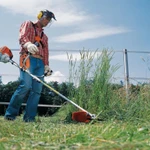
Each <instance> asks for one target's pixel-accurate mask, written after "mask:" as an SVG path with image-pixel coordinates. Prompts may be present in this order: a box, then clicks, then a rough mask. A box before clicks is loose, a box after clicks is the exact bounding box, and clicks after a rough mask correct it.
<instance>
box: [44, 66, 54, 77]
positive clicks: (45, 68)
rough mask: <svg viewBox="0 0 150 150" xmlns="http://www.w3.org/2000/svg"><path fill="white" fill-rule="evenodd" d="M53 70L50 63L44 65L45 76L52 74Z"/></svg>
mask: <svg viewBox="0 0 150 150" xmlns="http://www.w3.org/2000/svg"><path fill="white" fill-rule="evenodd" d="M52 72H53V71H52V70H51V69H50V67H49V66H48V65H45V67H44V75H45V76H50V75H51V74H52Z"/></svg>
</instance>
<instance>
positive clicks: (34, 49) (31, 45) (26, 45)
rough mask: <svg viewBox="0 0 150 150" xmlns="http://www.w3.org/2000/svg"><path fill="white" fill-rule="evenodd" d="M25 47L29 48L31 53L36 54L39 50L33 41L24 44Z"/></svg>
mask: <svg viewBox="0 0 150 150" xmlns="http://www.w3.org/2000/svg"><path fill="white" fill-rule="evenodd" d="M23 47H24V48H27V50H28V52H29V53H31V54H35V53H36V52H38V51H39V50H38V48H37V46H36V45H35V44H33V43H31V42H27V43H25V44H24V45H23Z"/></svg>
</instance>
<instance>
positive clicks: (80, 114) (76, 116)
mask: <svg viewBox="0 0 150 150" xmlns="http://www.w3.org/2000/svg"><path fill="white" fill-rule="evenodd" d="M94 118H95V115H94V114H89V113H87V112H85V111H77V112H73V113H72V120H74V121H77V122H84V123H88V122H90V121H91V120H93V119H94Z"/></svg>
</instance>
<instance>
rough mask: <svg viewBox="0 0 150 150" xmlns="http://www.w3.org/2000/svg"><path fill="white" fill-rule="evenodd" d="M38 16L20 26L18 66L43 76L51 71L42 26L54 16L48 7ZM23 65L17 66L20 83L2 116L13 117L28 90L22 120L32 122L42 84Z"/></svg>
mask: <svg viewBox="0 0 150 150" xmlns="http://www.w3.org/2000/svg"><path fill="white" fill-rule="evenodd" d="M37 18H38V21H37V22H35V23H33V22H31V21H25V22H24V23H23V24H22V25H21V27H20V32H19V43H20V45H21V50H20V66H21V67H22V68H23V69H28V70H29V71H30V73H31V74H33V75H35V76H37V77H38V78H40V79H41V80H43V78H44V77H43V74H46V76H48V75H51V69H50V67H49V50H48V37H47V36H46V35H45V33H44V29H43V28H44V27H46V26H47V25H48V24H50V23H51V22H52V21H53V20H56V18H55V16H54V14H53V13H52V12H50V11H48V10H42V11H40V13H39V14H38V16H37ZM23 69H22V70H20V85H19V86H18V88H17V89H16V91H15V93H14V94H13V95H12V98H11V100H10V104H9V106H8V108H7V110H6V113H5V116H4V118H5V119H7V120H14V119H15V118H16V116H17V115H18V113H19V109H20V106H21V104H22V102H23V100H24V98H25V96H26V95H27V94H29V96H28V99H27V105H26V108H25V113H24V116H23V120H24V121H25V122H33V121H35V117H36V114H37V106H38V103H39V99H40V94H41V91H42V84H41V83H39V82H37V81H36V80H34V79H33V78H32V77H31V76H30V75H28V74H27V73H26V72H25V71H23Z"/></svg>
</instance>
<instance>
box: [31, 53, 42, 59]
mask: <svg viewBox="0 0 150 150" xmlns="http://www.w3.org/2000/svg"><path fill="white" fill-rule="evenodd" d="M31 56H32V57H34V58H39V59H43V57H42V56H41V55H36V54H32V55H31Z"/></svg>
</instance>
